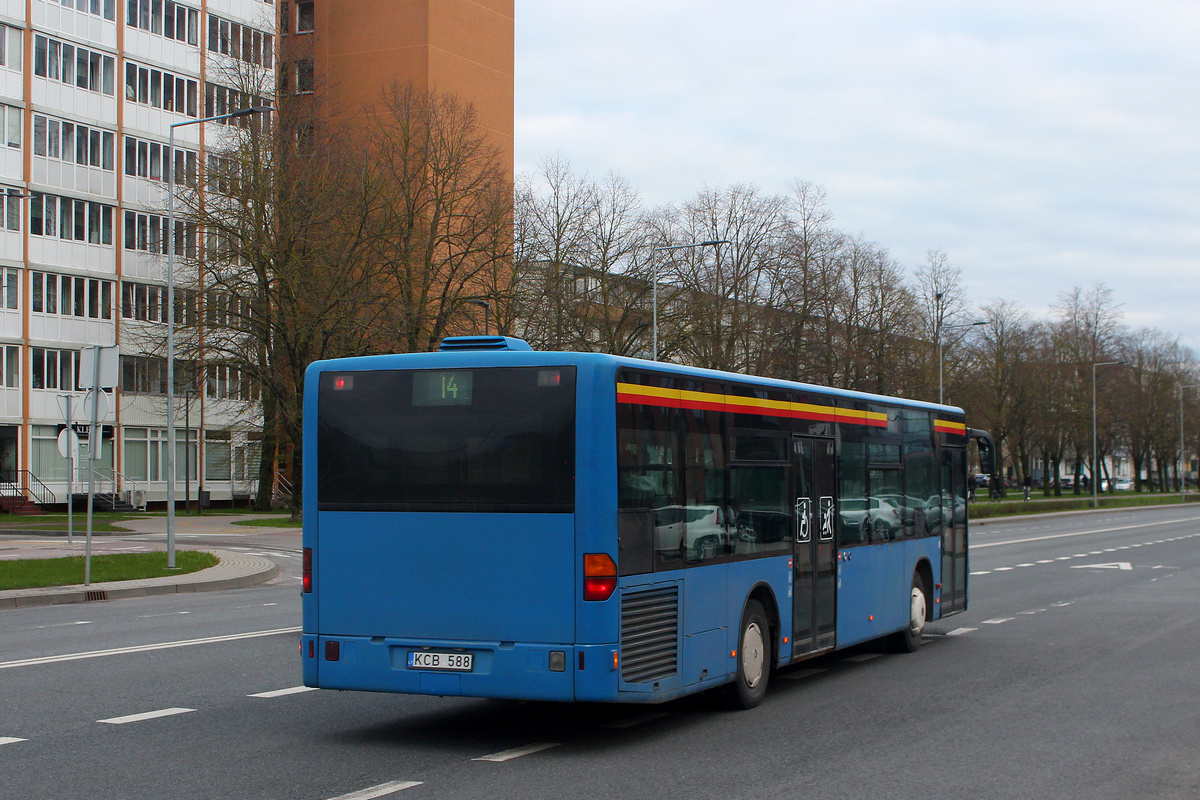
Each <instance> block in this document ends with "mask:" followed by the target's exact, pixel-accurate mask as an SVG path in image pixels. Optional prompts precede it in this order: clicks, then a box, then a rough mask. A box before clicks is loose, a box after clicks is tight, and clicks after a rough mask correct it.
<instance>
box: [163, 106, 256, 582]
mask: <svg viewBox="0 0 1200 800" xmlns="http://www.w3.org/2000/svg"><path fill="white" fill-rule="evenodd" d="M270 110H271V109H270V108H269V107H267V106H251V107H250V108H243V109H240V110H238V111H234V112H232V113H229V114H218V115H216V116H214V117H203V118H201V119H189V120H186V121H184V122H175V123H172V124H171V125H170V135H169V137H168V140H167V141H168V144H167V153H168V154H169V155H168V157H167V463H166V468H167V569H175V129H176V128H182V127H183V126H185V125H199V124H200V123H202V122H219V121H220V120H223V119H233V118H235V117H248V116H250V115H251V114H260V113H263V112H266V111H270ZM184 458H187V448H186V444H185V447H184Z"/></svg>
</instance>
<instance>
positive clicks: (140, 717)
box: [96, 708, 196, 725]
mask: <svg viewBox="0 0 1200 800" xmlns="http://www.w3.org/2000/svg"><path fill="white" fill-rule="evenodd" d="M195 710H196V709H194V708H160V709H159V710H158V711H146V712H144V713H142V714H130V715H129V716H126V717H112V718H111V719H98V720H96V722H103V723H104V724H106V725H126V724H128V723H130V722H144V721H146V720H148V719H158V718H159V717H173V716H175V715H176V714H187V713H190V712H192V711H195Z"/></svg>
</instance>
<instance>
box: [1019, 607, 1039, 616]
mask: <svg viewBox="0 0 1200 800" xmlns="http://www.w3.org/2000/svg"><path fill="white" fill-rule="evenodd" d="M1045 610H1046V609H1044V608H1035V609H1034V610H1033V611H1018V612H1017V613H1018V614H1024V615H1025V616H1027V617H1032V616H1033V615H1034V614H1040V613H1042V612H1043V611H1045Z"/></svg>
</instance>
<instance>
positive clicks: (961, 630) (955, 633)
mask: <svg viewBox="0 0 1200 800" xmlns="http://www.w3.org/2000/svg"><path fill="white" fill-rule="evenodd" d="M977 630H979V628H955V629H954V630H952V631H950V632H949V633H947V634H946V635H947V636H962V635H963V634H964V633H970V632H971V631H977Z"/></svg>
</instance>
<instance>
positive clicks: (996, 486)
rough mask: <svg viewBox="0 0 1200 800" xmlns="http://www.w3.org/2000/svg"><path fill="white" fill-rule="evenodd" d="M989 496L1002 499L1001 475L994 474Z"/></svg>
mask: <svg viewBox="0 0 1200 800" xmlns="http://www.w3.org/2000/svg"><path fill="white" fill-rule="evenodd" d="M988 496H989V497H991V498H992V499H993V500H999V499H1000V476H999V475H992V480H991V491H990V492H989V495H988Z"/></svg>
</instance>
